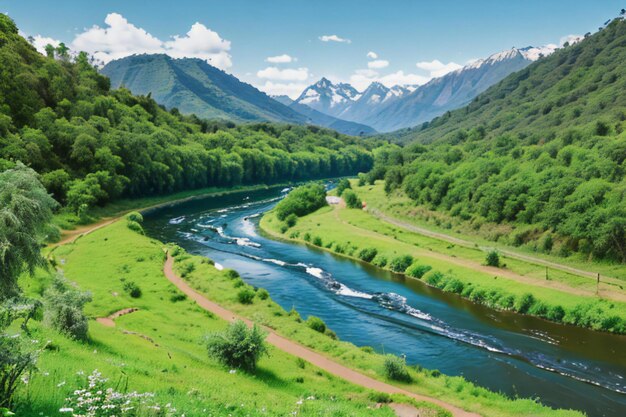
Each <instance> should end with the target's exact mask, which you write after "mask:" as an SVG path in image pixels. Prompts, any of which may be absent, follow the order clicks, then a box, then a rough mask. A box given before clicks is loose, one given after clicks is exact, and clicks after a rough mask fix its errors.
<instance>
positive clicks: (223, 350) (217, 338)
mask: <svg viewBox="0 0 626 417" xmlns="http://www.w3.org/2000/svg"><path fill="white" fill-rule="evenodd" d="M265 337H266V334H265V333H264V332H263V331H262V330H261V329H260V328H259V327H258V326H257V325H256V324H255V325H254V326H253V327H252V328H251V329H249V328H248V326H246V324H245V323H244V322H243V321H241V320H237V321H235V322H234V323H231V324H230V325H229V326H228V329H226V331H225V332H223V333H213V334H211V335H209V336H208V338H207V350H208V352H209V356H211V357H214V358H215V359H217V360H219V361H220V362H222V363H223V364H224V365H226V366H229V367H234V368H241V369H243V370H245V371H249V372H252V371H254V370H255V369H256V365H257V362H258V361H259V359H260V358H261V356H263V355H267V347H266V346H265Z"/></svg>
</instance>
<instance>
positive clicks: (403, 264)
mask: <svg viewBox="0 0 626 417" xmlns="http://www.w3.org/2000/svg"><path fill="white" fill-rule="evenodd" d="M412 263H413V257H412V256H411V255H402V256H398V257H396V258H393V259H392V260H391V262H390V263H389V268H390V269H391V270H392V271H393V272H398V273H402V272H404V271H406V269H407V268H408V267H409V266H411V264H412Z"/></svg>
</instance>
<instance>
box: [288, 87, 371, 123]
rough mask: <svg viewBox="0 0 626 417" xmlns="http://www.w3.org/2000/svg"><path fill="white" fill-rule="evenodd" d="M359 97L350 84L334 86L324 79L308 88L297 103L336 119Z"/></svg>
mask: <svg viewBox="0 0 626 417" xmlns="http://www.w3.org/2000/svg"><path fill="white" fill-rule="evenodd" d="M359 96H360V94H359V92H358V91H357V90H356V89H355V88H354V87H352V86H351V85H350V84H346V83H338V84H333V83H332V82H331V81H330V80H328V79H327V78H322V79H321V80H319V81H318V82H316V83H315V84H313V85H311V86H309V87H307V88H306V89H305V90H304V91H303V92H302V94H300V97H298V98H297V99H296V100H295V102H296V103H299V104H306V105H307V106H309V107H311V108H312V109H314V110H317V111H320V112H322V113H326V114H328V115H330V116H335V117H336V116H337V115H338V114H340V113H341V112H342V111H344V110H345V109H346V108H347V107H348V106H349V105H350V104H351V103H352V102H354V101H355V100H357V99H358V97H359Z"/></svg>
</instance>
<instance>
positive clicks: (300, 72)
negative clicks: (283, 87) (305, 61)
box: [256, 67, 309, 81]
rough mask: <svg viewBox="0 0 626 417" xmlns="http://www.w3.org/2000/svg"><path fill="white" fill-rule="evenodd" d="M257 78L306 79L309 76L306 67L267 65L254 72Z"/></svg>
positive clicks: (279, 79)
mask: <svg viewBox="0 0 626 417" xmlns="http://www.w3.org/2000/svg"><path fill="white" fill-rule="evenodd" d="M256 76H257V77H259V78H264V79H268V80H278V81H306V79H307V78H309V69H308V68H286V69H280V68H277V67H267V68H265V69H262V70H259V71H258V72H257V73H256Z"/></svg>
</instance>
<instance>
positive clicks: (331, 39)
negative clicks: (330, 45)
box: [319, 35, 352, 43]
mask: <svg viewBox="0 0 626 417" xmlns="http://www.w3.org/2000/svg"><path fill="white" fill-rule="evenodd" d="M319 40H320V41H322V42H340V43H351V42H352V41H351V40H350V39H346V38H341V37H339V36H337V35H322V36H320V37H319Z"/></svg>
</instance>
